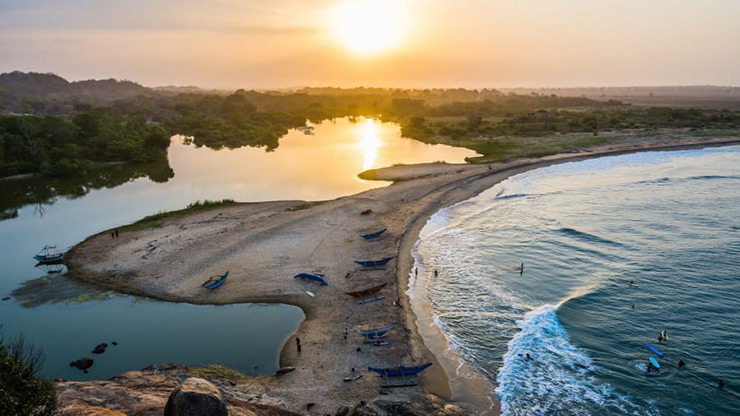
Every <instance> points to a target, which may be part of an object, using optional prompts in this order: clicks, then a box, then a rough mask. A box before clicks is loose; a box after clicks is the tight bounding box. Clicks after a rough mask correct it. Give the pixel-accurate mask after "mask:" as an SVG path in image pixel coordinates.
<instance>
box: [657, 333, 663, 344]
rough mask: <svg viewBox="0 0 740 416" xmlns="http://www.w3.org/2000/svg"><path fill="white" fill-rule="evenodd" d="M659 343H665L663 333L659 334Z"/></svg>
mask: <svg viewBox="0 0 740 416" xmlns="http://www.w3.org/2000/svg"><path fill="white" fill-rule="evenodd" d="M658 342H663V333H662V332H658Z"/></svg>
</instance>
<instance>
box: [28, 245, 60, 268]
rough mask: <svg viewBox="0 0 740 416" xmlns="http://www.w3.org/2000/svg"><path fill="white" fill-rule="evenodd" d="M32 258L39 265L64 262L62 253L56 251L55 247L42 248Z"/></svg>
mask: <svg viewBox="0 0 740 416" xmlns="http://www.w3.org/2000/svg"><path fill="white" fill-rule="evenodd" d="M33 258H34V259H36V261H38V262H39V263H40V264H53V263H61V262H62V260H64V253H62V252H61V251H59V250H57V246H44V248H42V249H41V251H39V252H38V253H37V254H36V255H35V256H33Z"/></svg>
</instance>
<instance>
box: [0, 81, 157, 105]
mask: <svg viewBox="0 0 740 416" xmlns="http://www.w3.org/2000/svg"><path fill="white" fill-rule="evenodd" d="M149 94H153V91H152V90H151V89H149V88H146V87H144V86H141V85H139V84H137V83H135V82H132V81H118V80H115V79H106V80H87V81H76V82H69V81H67V80H66V79H64V78H62V77H60V76H59V75H55V74H41V73H37V72H20V71H13V72H7V73H3V74H0V110H2V111H3V112H6V113H8V112H9V113H34V114H43V113H54V114H64V113H69V112H71V111H73V109H74V106H75V105H80V104H82V105H102V104H107V103H110V102H112V101H116V100H125V99H130V98H134V97H136V96H139V95H149Z"/></svg>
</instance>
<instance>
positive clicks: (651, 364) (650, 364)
mask: <svg viewBox="0 0 740 416" xmlns="http://www.w3.org/2000/svg"><path fill="white" fill-rule="evenodd" d="M647 371H648V373H652V372H653V371H658V370H657V369H656V368H655V366H654V365H653V363H651V362H649V361H648V363H647Z"/></svg>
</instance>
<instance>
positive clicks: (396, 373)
mask: <svg viewBox="0 0 740 416" xmlns="http://www.w3.org/2000/svg"><path fill="white" fill-rule="evenodd" d="M431 366H432V363H426V364H422V365H417V366H415V367H406V366H405V365H403V364H401V365H399V366H398V367H393V368H376V367H368V368H367V369H368V370H370V371H372V372H375V373H378V374H380V375H381V376H386V377H401V376H412V375H414V374H419V373H421V372H422V371H424V370H426V369H427V368H429V367H431Z"/></svg>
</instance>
